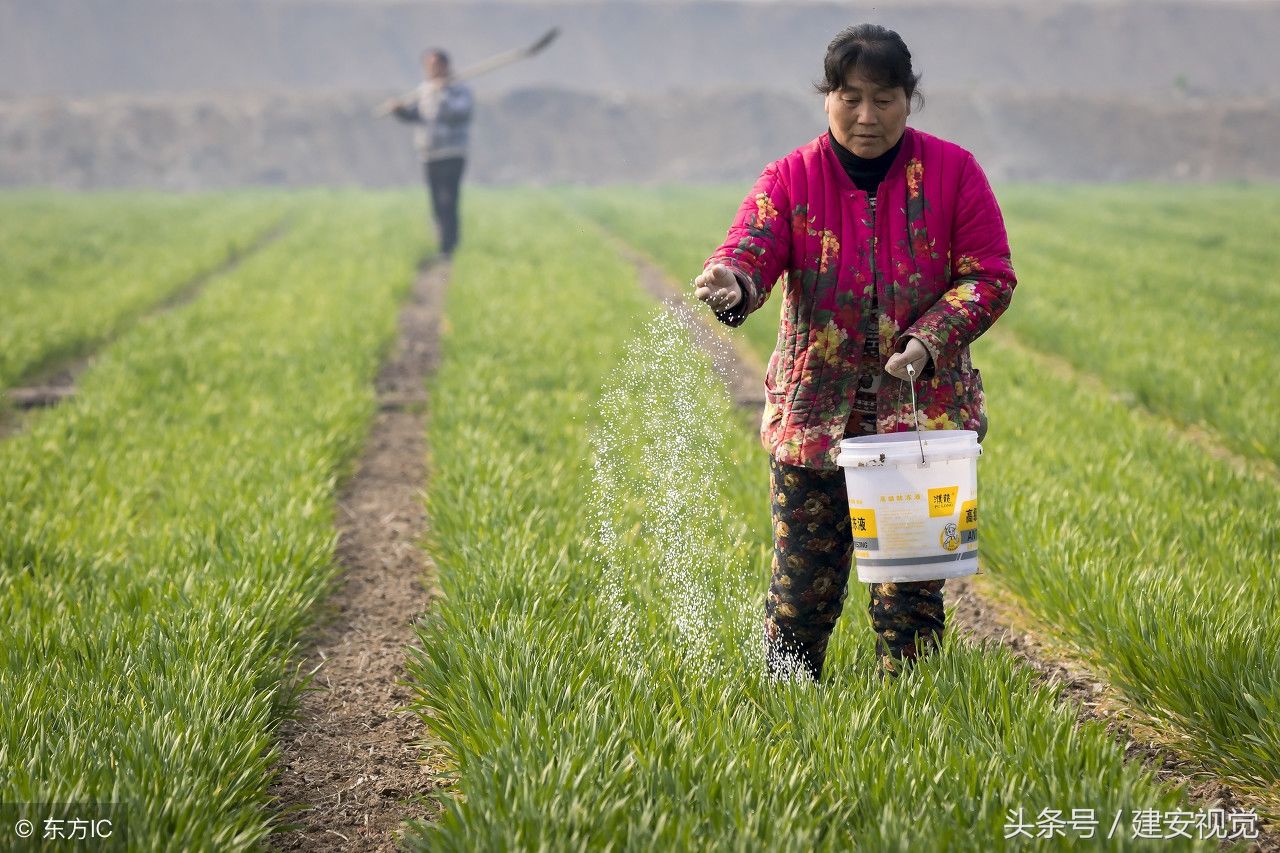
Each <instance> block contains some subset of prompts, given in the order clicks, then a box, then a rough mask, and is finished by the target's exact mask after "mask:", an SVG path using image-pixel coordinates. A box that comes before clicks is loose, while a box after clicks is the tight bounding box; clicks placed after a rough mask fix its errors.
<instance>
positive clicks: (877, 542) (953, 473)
mask: <svg viewBox="0 0 1280 853" xmlns="http://www.w3.org/2000/svg"><path fill="white" fill-rule="evenodd" d="M922 453H923V456H924V461H923V462H922V461H921V454H922ZM981 455H982V445H980V444H978V434H977V433H976V432H973V431H972V430H955V429H948V430H921V431H920V432H918V433H917V432H896V433H887V434H882V435H866V436H859V437H857V438H846V439H844V440H843V441H841V442H840V455H839V457H837V459H836V462H837V464H838V465H840V467H841V468H843V469H844V477H845V486H846V487H847V489H848V492H849V517H850V518H851V519H852V521H853V538H854V560H855V562H856V563H857V567H858V580H859V581H862V582H864V583H870V582H875V583H882V582H884V581H922V580H932V579H936V578H954V577H960V576H961V575H972V574H975V573H976V572H977V571H978V457H979V456H981Z"/></svg>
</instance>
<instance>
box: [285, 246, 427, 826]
mask: <svg viewBox="0 0 1280 853" xmlns="http://www.w3.org/2000/svg"><path fill="white" fill-rule="evenodd" d="M448 275H449V266H448V264H446V263H441V262H435V263H431V264H429V265H428V266H426V267H424V268H423V270H422V271H421V273H420V275H419V277H418V278H417V280H416V282H415V284H414V287H413V290H412V292H411V294H410V296H409V299H408V302H407V304H406V306H405V308H404V309H403V311H402V313H401V315H400V330H399V337H398V339H397V341H396V344H395V348H394V350H393V351H392V353H391V355H390V356H389V358H388V359H387V361H386V362H385V363H384V364H383V366H382V368H381V370H380V371H379V374H378V377H377V380H376V387H377V393H378V413H377V415H376V418H375V421H374V423H373V426H372V428H371V430H370V432H369V436H368V439H367V441H366V443H365V449H364V452H363V454H362V456H361V457H360V459H359V461H358V463H357V466H356V468H355V472H354V474H353V476H352V477H351V478H350V479H349V480H348V481H347V482H346V483H345V484H344V485H343V486H342V488H341V490H340V495H339V498H338V509H339V517H338V519H337V525H338V544H337V552H336V554H337V559H338V562H339V564H340V565H341V567H342V570H343V573H342V581H341V583H342V586H341V588H340V589H339V590H338V591H337V592H336V593H335V594H334V595H333V596H332V597H331V598H330V599H329V600H328V601H327V602H326V604H325V607H324V612H323V613H322V615H321V617H320V619H319V621H318V622H317V624H316V626H315V627H314V628H313V630H312V638H311V640H310V642H309V644H308V646H307V647H306V649H305V651H304V658H303V662H302V663H301V664H300V667H301V671H305V672H307V673H308V676H307V677H308V678H309V679H310V685H309V687H310V689H308V690H307V691H305V692H304V693H303V695H302V696H301V698H300V701H299V706H298V710H297V713H296V715H295V716H293V717H291V718H290V719H289V720H287V721H286V722H285V723H284V724H283V725H282V727H281V730H280V753H281V757H280V761H279V767H280V775H279V777H278V779H277V781H276V783H275V785H274V786H273V788H272V791H271V793H272V796H274V797H275V798H277V799H278V801H279V807H280V811H281V814H282V819H283V820H285V821H288V822H289V824H290V827H289V828H288V830H287V831H285V832H281V833H279V834H277V835H274V836H273V837H272V843H273V845H274V847H275V849H280V850H308V851H311V850H330V849H332V850H344V851H346V850H395V849H397V845H396V842H397V839H398V838H399V836H400V830H401V827H402V824H403V822H404V821H406V820H410V819H423V818H428V819H429V818H431V817H433V816H432V815H429V814H427V812H428V811H429V807H428V806H425V805H422V804H421V800H420V799H419V798H418V797H417V795H418V794H419V792H422V791H425V790H429V789H430V788H432V787H433V784H434V782H433V774H434V773H436V772H437V771H440V770H441V769H442V768H441V767H435V766H432V763H431V762H430V761H428V762H426V763H424V762H423V760H422V759H421V754H422V751H423V749H424V746H423V744H422V740H423V736H424V730H423V727H422V723H421V720H420V719H419V718H418V717H417V716H415V715H414V714H412V713H406V712H405V711H404V706H405V705H406V704H407V703H408V702H409V701H410V699H411V698H412V697H411V692H410V690H409V688H407V687H406V686H405V685H404V683H403V680H404V676H405V666H404V661H405V649H406V647H407V646H409V645H410V644H411V643H412V642H413V640H414V633H413V622H414V620H415V619H416V618H417V617H418V616H419V615H420V614H421V613H422V612H423V611H424V610H426V609H427V608H428V607H429V606H430V604H431V602H432V601H433V600H435V599H436V598H438V597H439V596H440V594H441V593H440V591H439V589H438V588H437V587H436V586H435V583H434V580H433V578H434V568H433V567H432V565H431V563H430V561H429V560H428V558H427V556H426V552H425V551H424V549H423V548H422V547H421V543H420V539H421V537H422V535H423V533H424V531H425V529H426V525H427V519H426V514H425V512H424V506H423V488H424V483H425V481H426V458H427V449H426V442H425V423H424V411H425V407H426V405H427V402H428V401H427V394H426V379H427V376H428V374H429V373H430V372H431V371H432V370H434V368H435V365H436V363H437V360H438V348H439V347H438V344H439V334H438V333H439V323H440V312H441V308H442V304H443V298H442V297H443V293H444V289H445V287H446V285H447V281H448Z"/></svg>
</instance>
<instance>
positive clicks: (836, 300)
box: [706, 127, 1017, 470]
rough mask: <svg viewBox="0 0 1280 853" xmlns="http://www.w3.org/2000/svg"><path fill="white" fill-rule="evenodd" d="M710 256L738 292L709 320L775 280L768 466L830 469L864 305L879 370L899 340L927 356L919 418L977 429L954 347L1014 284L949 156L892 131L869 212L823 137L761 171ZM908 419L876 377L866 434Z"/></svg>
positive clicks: (960, 352)
mask: <svg viewBox="0 0 1280 853" xmlns="http://www.w3.org/2000/svg"><path fill="white" fill-rule="evenodd" d="M715 263H722V264H725V265H726V266H729V267H730V268H732V269H734V270H735V271H736V272H737V273H738V279H739V281H741V282H742V284H743V286H744V290H745V291H746V292H745V294H744V295H745V299H744V300H743V301H742V302H741V303H740V304H739V306H737V307H735V308H734V309H732V310H730V311H728V312H724V313H722V314H720V315H719V316H720V318H721V320H722V321H723V322H725V323H726V324H728V325H731V326H737V325H740V324H741V323H742V322H743V321H744V320H745V319H746V317H747V315H749V314H750V313H752V312H754V311H757V310H759V309H760V307H761V306H762V305H764V303H765V301H766V300H767V299H768V298H769V294H770V292H771V291H772V290H773V288H774V284H775V282H781V284H782V288H783V297H782V298H783V302H782V318H781V322H780V324H779V328H778V344H777V347H776V348H775V350H774V353H773V356H772V358H770V360H769V369H768V371H767V372H766V375H765V397H766V401H767V402H766V404H765V409H764V416H763V418H762V421H761V440H762V442H763V443H764V446H765V447H766V448H767V449H768V450H769V452H770V453H772V454H773V455H774V457H775V458H776V459H777V460H778V461H779V462H783V463H786V464H790V465H801V466H805V467H809V468H819V469H828V470H834V469H836V467H837V466H836V456H837V454H838V453H839V444H840V439H841V438H843V437H844V435H845V426H846V424H847V423H848V421H849V416H850V413H851V410H852V407H853V399H854V394H855V392H856V390H857V377H858V371H859V368H860V367H861V364H860V361H861V359H862V352H863V344H864V334H863V333H862V332H861V331H860V327H861V318H862V315H863V313H864V312H866V311H869V310H871V309H872V305H873V304H875V303H878V307H879V316H880V328H879V331H880V369H881V370H883V369H884V365H885V363H886V362H887V361H888V360H889V356H890V355H892V354H893V353H894V352H896V351H899V350H900V349H901V348H902V347H904V346H906V338H907V336H914V337H916V338H919V339H920V341H921V342H922V343H923V344H924V345H925V348H926V349H927V350H928V351H929V355H930V366H929V369H927V370H926V371H925V373H924V376H923V377H921V378H920V379H918V380H917V384H916V392H917V398H918V402H919V406H920V412H921V426H922V427H923V428H925V429H972V430H979V428H980V426H981V427H985V422H986V402H985V399H984V397H983V393H982V377H981V375H980V374H979V372H978V371H977V370H975V369H974V368H973V366H972V364H971V363H970V359H969V344H970V343H972V342H973V341H974V340H976V339H977V338H978V336H979V335H981V334H982V333H983V332H985V331H986V330H987V329H988V328H989V327H990V326H991V324H992V323H993V322H995V320H996V318H997V317H999V316H1000V314H1002V313H1003V312H1004V310H1005V309H1006V308H1007V307H1008V306H1009V300H1010V299H1011V298H1012V296H1013V288H1014V286H1015V284H1016V283H1017V279H1016V278H1015V276H1014V272H1013V265H1012V262H1011V260H1010V253H1009V242H1008V238H1007V236H1006V234H1005V228H1004V219H1003V217H1002V216H1001V213H1000V208H999V205H997V203H996V199H995V195H994V194H993V193H992V191H991V186H990V184H988V182H987V178H986V175H985V174H984V173H983V171H982V168H981V167H980V166H979V165H978V163H977V161H976V160H975V159H974V157H973V155H972V154H970V153H969V152H968V151H966V150H965V149H963V148H961V147H960V146H958V145H956V144H954V143H951V142H948V141H946V140H944V139H940V138H938V137H936V136H932V135H930V134H928V133H924V132H922V131H919V130H916V129H914V128H911V127H908V128H906V130H905V135H904V137H903V140H902V146H901V147H900V148H899V151H898V155H897V157H896V158H895V159H894V162H893V165H892V166H891V167H890V168H889V172H888V174H887V175H886V176H885V178H884V182H883V183H881V185H880V188H879V191H878V193H877V195H876V200H875V205H874V208H873V207H872V205H871V204H870V202H869V198H868V194H867V193H864V192H862V191H861V190H859V189H858V188H857V187H856V186H854V183H853V181H852V180H851V179H850V178H849V176H848V174H846V172H845V170H844V168H843V167H842V166H841V164H840V161H839V160H838V159H837V158H836V154H835V152H834V151H833V150H832V149H831V143H830V140H829V138H828V137H827V135H826V133H823V135H822V136H820V137H818V138H817V139H815V140H814V141H813V142H810V143H809V144H807V145H805V146H803V147H801V148H797V149H796V150H795V151H792V152H791V153H790V154H788V155H786V156H785V157H783V158H781V159H780V160H777V161H775V162H773V163H771V164H769V166H768V167H767V168H765V170H764V172H763V173H762V174H761V175H760V178H759V180H757V181H756V184H755V186H754V187H753V188H752V189H751V192H750V193H749V194H748V195H747V198H746V199H745V200H744V201H743V203H742V207H741V208H739V210H738V215H737V217H736V218H735V219H734V223H733V226H732V227H731V228H730V229H729V233H728V236H727V237H726V239H725V241H724V243H723V245H721V246H720V248H719V249H717V250H716V252H715V254H713V255H712V256H711V257H710V258H709V259H708V260H707V263H706V266H710V265H711V264H715ZM780 276H781V278H779V277H780ZM873 288H874V290H873ZM873 297H874V300H875V303H873ZM914 428H915V418H914V415H913V413H912V409H911V395H910V389H909V388H908V386H907V383H906V382H904V381H901V380H898V379H894V378H893V377H891V376H890V375H888V374H884V375H883V378H882V381H881V384H880V389H879V391H878V392H877V401H876V429H877V432H898V431H903V430H910V429H914Z"/></svg>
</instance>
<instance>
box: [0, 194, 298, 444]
mask: <svg viewBox="0 0 1280 853" xmlns="http://www.w3.org/2000/svg"><path fill="white" fill-rule="evenodd" d="M291 227H292V221H291V220H290V219H288V218H286V219H284V220H281V221H280V222H278V223H277V224H275V225H273V226H272V227H270V228H267V229H266V230H264V231H263V232H262V233H260V234H258V235H257V236H256V237H255V238H254V239H253V241H252V242H250V243H249V244H248V245H247V246H245V247H244V248H243V249H239V250H237V251H236V252H235V253H234V254H233V255H231V256H229V257H228V258H226V259H225V260H224V261H222V262H221V263H220V264H218V265H217V266H214V267H212V268H210V269H207V270H205V271H204V272H201V273H199V274H198V275H196V276H194V277H193V278H191V279H190V280H189V281H187V282H186V283H184V284H182V285H181V286H179V287H178V288H177V289H176V290H174V291H172V292H171V293H169V294H168V295H167V296H165V297H163V298H162V299H161V300H160V301H158V302H156V303H155V304H154V305H152V306H151V307H150V308H148V309H146V310H145V311H143V312H141V313H140V314H138V315H137V316H136V317H134V318H133V321H132V322H131V323H128V322H127V323H126V324H124V325H122V327H121V328H120V329H118V330H117V331H116V333H115V334H113V335H111V336H109V337H107V338H103V339H101V340H98V341H96V342H95V344H94V347H93V349H94V351H93V352H84V351H83V350H81V351H79V352H77V353H75V354H73V355H67V356H62V357H59V358H55V359H52V360H51V361H48V362H46V363H44V364H41V365H38V366H37V367H35V368H34V369H32V370H30V371H28V372H27V374H26V375H25V376H22V377H20V378H19V379H18V381H17V383H15V385H14V386H13V387H12V388H9V389H8V390H6V391H5V392H4V393H5V397H6V398H7V399H6V400H4V401H2V402H0V439H3V438H5V437H6V436H9V435H13V434H14V433H16V432H18V431H19V430H21V429H22V424H23V421H24V419H25V417H26V415H27V414H28V413H29V412H30V411H32V410H34V409H47V408H51V407H53V406H56V405H58V404H59V403H61V402H62V401H64V400H66V399H67V398H69V397H71V396H73V395H74V394H75V390H76V381H77V379H78V378H79V376H80V374H82V373H84V371H85V370H86V369H87V368H88V367H89V365H90V364H92V363H93V358H94V354H95V353H96V352H97V351H100V350H101V349H102V348H103V347H106V346H108V345H109V344H110V343H111V342H112V341H113V340H115V339H117V338H119V337H120V336H121V335H123V334H124V333H125V332H126V331H128V329H129V327H130V326H132V325H135V324H137V323H140V322H142V321H144V320H146V319H148V318H151V317H157V316H159V315H161V314H164V313H166V312H168V311H173V310H175V309H177V308H180V307H182V306H183V305H187V304H189V303H190V302H192V301H193V300H194V299H195V298H196V297H197V296H199V295H200V293H201V291H203V290H204V289H205V287H207V286H208V285H209V283H210V282H211V281H213V280H214V279H216V278H218V277H219V276H224V275H228V274H230V273H232V272H234V271H235V270H236V269H237V268H238V267H239V266H240V265H241V264H243V263H244V262H245V261H246V260H247V259H248V258H250V257H252V256H254V255H257V254H258V253H260V252H262V251H264V250H265V249H267V247H269V246H270V245H272V244H273V243H275V242H277V241H279V240H280V238H281V237H283V236H284V235H285V234H287V233H288V232H289V229H290V228H291Z"/></svg>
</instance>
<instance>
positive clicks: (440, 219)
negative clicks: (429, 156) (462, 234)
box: [423, 157, 467, 255]
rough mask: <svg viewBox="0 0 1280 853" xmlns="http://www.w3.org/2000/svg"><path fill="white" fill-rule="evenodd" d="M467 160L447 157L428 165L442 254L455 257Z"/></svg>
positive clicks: (429, 162) (428, 186)
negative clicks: (463, 173) (461, 191)
mask: <svg viewBox="0 0 1280 853" xmlns="http://www.w3.org/2000/svg"><path fill="white" fill-rule="evenodd" d="M466 162H467V161H466V159H465V158H463V157H446V158H444V159H442V160H428V161H427V162H426V163H424V164H423V165H424V171H425V173H426V178H427V194H428V195H429V196H430V197H431V215H432V217H433V218H434V219H435V222H436V231H437V233H438V234H439V236H440V253H441V254H443V255H451V254H453V250H454V247H456V246H457V245H458V194H459V192H460V190H461V188H462V170H463V167H464V166H465V165H466Z"/></svg>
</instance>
